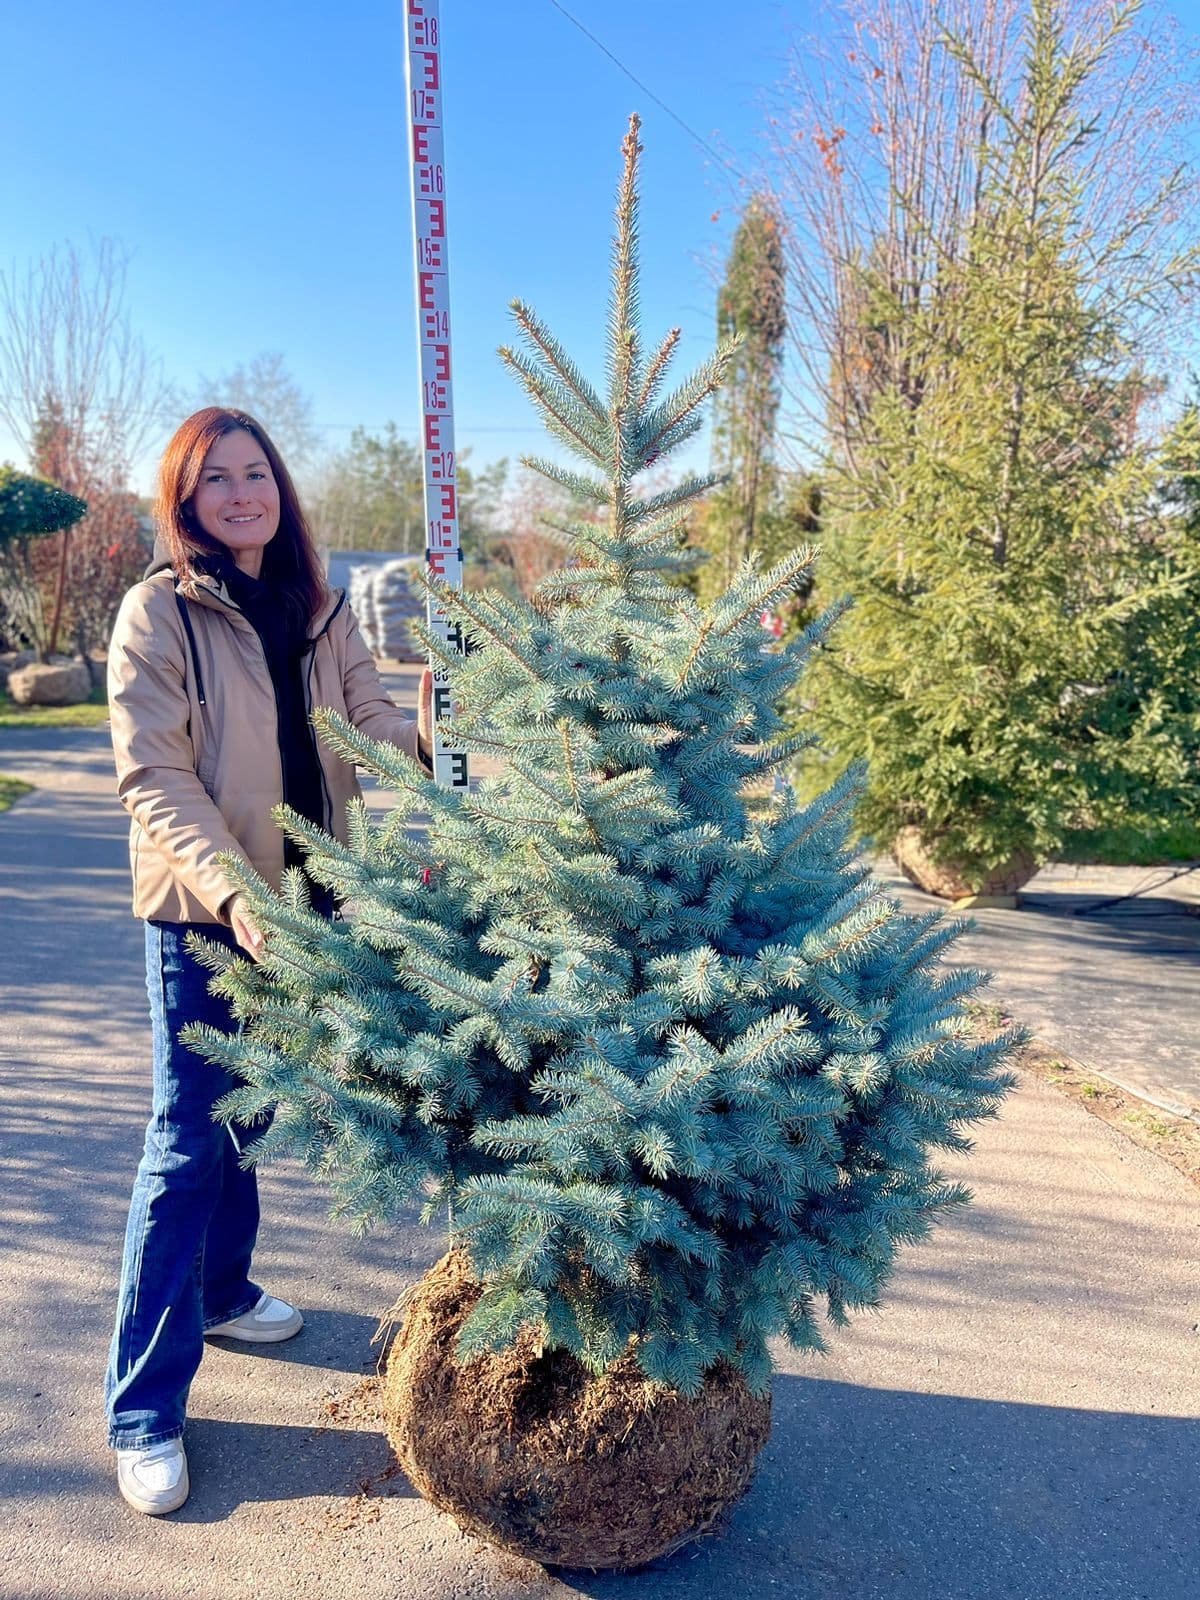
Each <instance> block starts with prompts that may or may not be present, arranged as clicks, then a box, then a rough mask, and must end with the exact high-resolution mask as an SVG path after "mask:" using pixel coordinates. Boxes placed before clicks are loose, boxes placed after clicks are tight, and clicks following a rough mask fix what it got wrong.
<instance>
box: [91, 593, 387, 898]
mask: <svg viewBox="0 0 1200 1600" xmlns="http://www.w3.org/2000/svg"><path fill="white" fill-rule="evenodd" d="M177 592H178V593H179V594H180V595H181V596H182V595H184V588H183V586H182V585H180V584H177V583H176V581H175V576H174V574H173V573H172V572H171V571H170V570H163V571H160V572H156V573H154V574H152V576H150V577H149V578H147V579H145V580H144V581H143V582H142V583H138V584H135V585H134V587H133V588H132V589H130V590H129V592H128V593H127V594H126V596H125V598H124V600H122V602H121V609H120V611H119V612H118V614H117V620H116V623H115V625H114V628H113V634H112V642H111V644H110V646H109V653H108V703H109V711H110V716H111V720H112V740H113V753H114V755H115V757H116V764H117V793H118V795H119V796H120V799H121V803H122V804H123V805H124V806H125V809H126V810H127V811H128V812H129V813H130V816H131V817H132V819H133V820H132V824H131V826H130V830H129V857H130V865H131V867H132V870H133V911H134V915H135V916H138V917H147V918H151V917H153V918H158V919H161V920H163V921H167V922H201V923H205V922H207V923H212V922H224V921H226V920H227V917H226V916H225V914H224V913H225V912H226V911H227V902H228V901H229V900H230V899H231V898H232V897H233V895H234V894H236V892H237V885H236V884H235V883H233V881H232V880H231V879H230V878H229V877H227V876H226V874H225V873H224V872H222V871H221V869H220V867H219V866H218V865H217V864H216V862H215V861H214V859H213V857H214V856H215V855H216V854H217V852H218V851H221V850H230V851H234V852H236V853H237V854H240V855H242V856H244V857H245V858H246V859H247V860H248V861H249V862H250V863H251V864H252V865H253V866H254V867H255V869H256V870H257V871H258V872H260V873H261V874H262V876H263V877H264V878H265V879H266V880H267V882H268V883H269V884H270V885H271V886H272V888H276V889H277V888H278V887H279V885H280V883H281V881H282V877H283V834H282V833H281V832H280V831H279V828H278V826H277V825H276V823H275V822H274V821H273V819H272V817H271V808H272V806H275V805H278V804H279V803H280V802H281V801H282V799H283V773H282V768H281V763H280V756H279V740H278V735H277V729H278V722H277V714H276V706H275V690H274V687H273V685H272V682H271V674H270V672H269V671H268V669H267V662H266V657H265V655H264V653H263V648H262V644H261V642H260V640H259V637H258V634H257V633H256V631H255V629H254V626H253V624H252V623H251V622H250V620H249V618H248V617H246V616H244V615H243V613H242V612H241V611H240V610H239V609H238V607H237V606H236V605H235V604H234V602H233V600H232V599H231V597H230V595H229V593H228V591H227V590H226V588H225V585H224V584H223V583H221V582H220V580H219V579H217V578H214V577H205V576H201V577H199V578H197V580H196V583H195V586H194V587H193V588H191V589H188V590H187V593H186V597H185V598H184V599H183V600H182V604H181V603H180V602H178V601H177V600H176V593H177ZM188 624H190V633H191V638H190V639H189V637H188V633H189V627H188ZM309 637H310V638H311V639H315V640H316V643H315V645H314V647H313V649H312V650H311V652H310V653H309V655H308V656H307V657H306V658H305V673H306V678H305V695H306V700H307V703H308V708H309V711H310V712H311V711H312V708H313V707H314V706H329V707H331V708H332V709H333V710H334V711H338V712H340V713H341V714H342V715H343V716H344V717H346V719H347V720H348V721H349V722H351V723H353V724H354V726H355V727H356V728H359V729H361V730H362V732H363V733H366V734H369V735H370V736H371V737H372V738H374V739H386V740H389V741H390V742H391V743H393V744H397V745H399V746H400V748H401V749H402V750H404V751H405V752H406V753H407V754H408V755H410V756H413V757H414V759H415V758H416V746H417V724H416V721H415V719H413V718H411V717H408V716H405V714H404V713H403V712H402V711H400V710H399V709H398V708H397V707H396V706H395V705H394V704H393V702H392V700H391V698H390V697H389V695H388V693H387V690H386V689H385V688H384V686H383V683H382V682H381V681H380V677H379V673H378V671H377V669H376V667H375V662H374V660H373V659H372V656H371V653H370V651H369V650H368V649H367V647H366V645H365V644H364V643H363V639H362V635H361V634H360V633H359V631H358V623H357V622H356V621H355V619H354V615H353V613H352V612H351V610H350V607H349V605H348V604H347V603H346V596H345V593H344V592H343V591H341V590H338V591H337V592H331V593H330V594H329V596H328V598H327V600H326V602H325V604H324V605H323V606H322V607H321V610H320V611H319V612H318V614H317V616H316V617H315V619H314V621H313V624H312V626H311V627H310V629H309ZM317 749H318V754H319V756H320V764H321V772H322V775H323V777H324V780H325V801H326V816H325V826H326V829H327V830H328V831H329V832H330V833H332V834H334V835H335V836H336V837H337V838H338V839H340V840H342V842H343V843H344V842H345V841H346V805H347V802H348V801H349V800H350V799H352V798H353V797H355V796H357V795H360V794H361V792H362V791H361V790H360V789H359V786H358V780H357V778H356V777H355V774H354V768H353V767H352V766H351V765H350V764H349V763H348V762H346V761H343V760H342V758H341V757H340V756H337V755H334V754H333V753H332V751H330V750H327V749H326V748H325V747H324V745H323V744H322V742H321V741H320V739H318V740H317Z"/></svg>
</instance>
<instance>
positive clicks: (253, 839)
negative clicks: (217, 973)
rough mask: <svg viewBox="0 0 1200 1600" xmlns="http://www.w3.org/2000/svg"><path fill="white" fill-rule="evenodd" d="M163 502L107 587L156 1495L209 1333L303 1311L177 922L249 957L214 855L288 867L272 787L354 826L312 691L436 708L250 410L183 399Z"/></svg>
mask: <svg viewBox="0 0 1200 1600" xmlns="http://www.w3.org/2000/svg"><path fill="white" fill-rule="evenodd" d="M155 515H156V522H157V525H158V529H159V535H160V538H159V543H158V544H157V545H156V548H155V557H156V559H155V561H154V562H152V563H151V565H150V567H149V568H148V570H147V572H146V576H145V578H144V579H143V581H142V582H141V583H139V584H137V585H135V586H134V588H132V589H131V590H130V591H129V593H128V594H127V595H126V596H125V598H124V600H123V601H122V603H121V608H120V612H119V614H118V616H117V621H116V624H115V626H114V629H113V636H112V643H111V646H110V650H109V663H108V698H109V707H110V713H111V721H112V737H113V750H114V754H115V757H116V766H117V791H118V794H119V795H120V797H121V800H122V802H123V804H124V805H125V807H126V809H127V810H128V811H129V812H130V814H131V816H132V824H131V828H130V861H131V866H132V871H133V910H134V914H135V915H136V916H139V917H142V918H144V919H145V923H146V986H147V991H148V993H149V997H150V1016H151V1022H152V1026H153V1040H154V1095H153V1113H152V1116H151V1119H150V1123H149V1126H148V1128H147V1130H146V1143H145V1150H144V1152H143V1155H142V1159H141V1163H140V1165H139V1167H138V1173H137V1179H136V1181H135V1183H134V1189H133V1199H132V1202H131V1205H130V1211H129V1222H128V1227H127V1230H126V1237H125V1254H124V1262H123V1266H122V1273H121V1289H120V1297H119V1303H118V1309H117V1320H116V1328H115V1330H114V1333H113V1341H112V1348H111V1351H110V1355H109V1366H108V1374H107V1378H106V1383H105V1393H106V1400H107V1409H108V1421H109V1443H110V1445H112V1446H113V1447H114V1448H115V1449H116V1451H117V1480H118V1483H119V1485H120V1489H121V1493H122V1494H123V1495H124V1497H125V1499H126V1500H127V1501H128V1502H129V1504H130V1505H132V1506H133V1507H135V1508H136V1509H137V1510H139V1511H143V1512H146V1513H148V1514H150V1515H162V1514H163V1513H165V1512H169V1511H174V1510H176V1509H177V1508H178V1507H179V1506H181V1505H182V1504H183V1502H184V1501H185V1500H186V1499H187V1495H188V1472H187V1460H186V1457H185V1455H184V1450H183V1443H182V1434H183V1424H184V1415H185V1408H186V1404H187V1394H188V1389H189V1386H190V1384H191V1381H192V1379H193V1377H194V1376H195V1373H196V1369H197V1367H198V1366H199V1364H200V1358H201V1355H202V1354H203V1349H204V1339H205V1338H206V1337H209V1336H212V1335H220V1336H221V1337H223V1338H231V1339H241V1340H245V1341H248V1342H250V1343H267V1342H275V1341H277V1340H280V1339H289V1338H291V1337H292V1335H293V1334H295V1333H297V1332H299V1330H300V1327H301V1325H302V1322H303V1318H302V1317H301V1315H300V1313H299V1311H297V1310H296V1309H295V1308H294V1307H292V1306H290V1305H288V1304H287V1303H286V1302H284V1301H282V1300H278V1299H275V1298H273V1297H272V1296H270V1295H269V1294H267V1293H265V1292H264V1291H263V1290H262V1289H261V1288H260V1287H259V1286H258V1284H256V1283H254V1282H252V1281H251V1278H250V1258H251V1254H252V1252H253V1249H254V1242H255V1236H256V1234H257V1230H258V1192H257V1185H256V1180H255V1176H254V1173H253V1172H252V1171H245V1170H243V1168H242V1167H241V1165H240V1156H241V1154H242V1152H243V1151H244V1150H245V1148H246V1145H247V1142H248V1141H249V1140H251V1139H252V1138H253V1137H254V1136H255V1135H256V1134H261V1132H262V1131H263V1128H262V1126H261V1125H259V1126H258V1127H256V1129H255V1130H254V1132H253V1133H252V1132H251V1130H250V1129H245V1128H237V1127H234V1128H225V1127H222V1126H221V1125H220V1124H218V1123H216V1122H214V1121H213V1118H212V1110H213V1106H214V1104H215V1103H216V1101H217V1100H218V1099H219V1098H220V1097H221V1096H222V1095H224V1094H226V1093H227V1092H228V1091H229V1090H230V1089H231V1088H233V1087H234V1081H233V1079H232V1078H231V1076H230V1074H229V1073H228V1072H227V1071H225V1069H223V1068H221V1067H217V1066H214V1065H213V1064H212V1063H210V1062H207V1061H204V1060H203V1059H202V1058H201V1057H200V1056H198V1055H195V1054H193V1053H192V1052H191V1051H190V1050H186V1049H185V1048H184V1047H183V1046H182V1045H180V1044H179V1043H178V1041H177V1035H178V1032H179V1029H180V1028H181V1027H183V1025H184V1024H185V1023H188V1022H192V1021H202V1022H208V1023H211V1024H212V1025H213V1026H215V1027H219V1028H222V1029H223V1030H224V1031H227V1032H228V1031H232V1030H233V1028H234V1027H235V1023H234V1021H233V1018H232V1016H231V1013H230V1010H229V1007H228V1004H227V1003H226V1002H225V1001H223V1000H221V999H219V998H217V997H214V996H212V995H210V994H209V992H208V978H209V976H210V974H209V973H208V972H207V971H206V970H205V969H204V968H203V967H202V966H201V965H200V964H199V963H198V962H197V961H196V960H195V959H194V957H192V956H191V955H190V954H189V953H188V952H187V950H186V949H185V948H184V938H185V935H186V934H187V933H188V931H189V930H190V929H192V928H199V929H200V930H201V932H202V933H203V934H204V935H205V936H206V937H208V938H210V939H215V940H217V941H218V942H220V943H222V944H225V945H227V946H229V947H230V948H231V949H232V948H238V947H240V948H241V950H243V951H244V952H246V954H248V955H249V956H251V957H252V958H256V957H257V954H258V952H259V950H260V948H261V944H262V937H261V934H260V932H259V930H258V928H257V927H256V926H255V924H254V920H253V918H252V917H251V916H250V914H249V912H248V909H247V906H246V902H245V900H244V898H243V896H242V895H240V894H239V893H238V890H237V886H236V884H234V883H233V882H232V881H231V880H230V879H229V877H228V876H227V875H226V874H225V873H224V872H223V871H222V869H221V868H220V866H218V864H217V862H216V860H215V857H216V855H217V854H218V852H220V851H231V852H233V853H235V854H237V855H240V856H242V857H244V858H245V859H246V860H247V861H249V863H250V864H251V865H252V866H253V867H254V868H255V869H256V870H257V871H258V872H259V873H260V874H261V875H262V876H263V877H264V878H265V879H266V881H267V882H268V883H269V884H271V885H272V887H275V888H278V886H279V884H280V881H281V878H282V874H283V870H284V867H285V866H293V865H295V866H300V865H302V863H303V855H302V853H301V851H300V850H299V849H298V848H297V847H296V846H295V845H294V844H293V843H292V842H291V841H290V840H285V839H284V836H283V834H282V833H281V832H280V830H279V829H278V827H277V826H276V824H275V822H274V821H273V820H272V817H271V808H272V806H274V805H277V804H278V803H279V802H280V801H281V800H286V801H287V803H288V804H289V805H290V806H292V807H293V808H294V809H295V810H296V811H298V812H299V813H301V814H302V815H303V816H306V817H308V818H309V819H310V820H312V821H313V822H316V823H318V824H319V825H320V826H321V827H323V828H325V829H327V830H328V831H329V832H331V833H333V834H335V835H336V836H337V837H338V838H340V839H342V840H343V841H344V840H345V839H346V804H347V802H348V801H349V800H350V799H351V798H352V797H354V796H357V795H358V794H359V793H360V790H359V787H358V783H357V780H356V778H355V775H354V769H353V768H352V767H351V766H350V765H349V764H348V763H347V762H345V761H344V760H342V759H341V758H340V757H339V756H336V755H334V754H332V753H331V752H330V751H329V750H327V749H325V748H324V746H320V745H318V743H317V741H316V739H315V738H314V735H313V730H312V727H311V724H310V722H309V720H308V719H309V713H310V712H311V711H312V709H313V707H315V706H331V707H332V708H333V709H334V710H335V711H338V712H341V713H342V714H343V715H344V716H345V717H346V718H347V719H348V720H349V721H350V722H352V723H353V724H354V725H355V726H356V727H357V728H360V729H362V731H363V732H364V733H367V734H370V735H371V736H372V737H373V738H378V739H387V740H390V741H391V742H392V743H395V744H397V745H399V746H400V747H401V749H403V750H405V751H406V752H407V753H408V754H409V755H411V756H413V757H414V758H415V759H417V760H419V761H421V762H422V764H423V765H424V766H425V768H426V770H427V771H428V770H429V762H430V758H429V748H430V740H431V727H430V710H429V687H430V685H429V674H428V673H426V674H425V676H424V678H423V680H422V684H421V695H420V708H419V713H418V720H417V721H413V720H412V719H411V718H409V717H406V716H404V715H403V713H401V712H400V711H399V710H398V709H397V708H396V707H395V705H393V703H392V701H391V699H390V698H389V696H388V694H387V691H386V690H385V689H384V687H383V684H382V683H381V681H380V678H379V674H378V672H377V671H376V668H375V664H374V661H373V660H372V658H371V655H370V652H369V651H368V650H367V648H366V646H365V645H364V643H363V641H362V638H361V635H360V634H359V631H358V625H357V623H356V622H355V620H354V617H353V615H352V614H351V611H350V608H349V606H348V605H347V604H346V597H345V594H344V593H341V592H338V593H332V592H331V591H330V590H329V589H328V587H327V586H326V584H325V581H324V578H323V575H322V572H321V567H320V563H319V562H318V560H317V557H316V554H315V552H314V550H313V546H312V541H311V539H310V536H309V532H308V529H307V526H306V524H305V520H304V515H303V512H302V511H301V509H300V504H299V501H298V500H297V497H296V491H295V488H294V487H293V485H292V481H291V478H290V477H289V476H288V472H287V469H286V468H285V467H284V465H283V463H282V461H281V460H280V458H279V454H278V452H277V451H276V449H275V447H274V445H273V444H272V443H271V441H270V439H269V438H268V437H267V435H266V434H265V433H264V431H263V429H262V428H261V427H260V426H259V425H258V424H257V423H256V422H255V421H253V419H252V418H250V417H248V416H245V415H243V414H242V413H240V412H236V411H226V410H221V409H218V408H216V407H210V408H208V409H206V410H203V411H198V412H196V414H195V415H194V416H191V417H189V418H188V419H187V421H186V422H185V423H184V424H183V425H182V427H181V428H180V429H179V430H178V432H177V433H176V434H175V437H174V438H173V439H172V440H171V442H170V444H169V445H168V446H167V450H166V453H165V455H164V456H163V459H162V463H161V466H160V469H159V483H158V499H157V503H156V507H155ZM314 905H316V906H317V909H318V910H320V911H321V912H322V914H324V915H325V916H332V915H333V911H334V906H333V899H332V896H331V894H330V893H329V892H328V891H326V890H321V889H316V888H314Z"/></svg>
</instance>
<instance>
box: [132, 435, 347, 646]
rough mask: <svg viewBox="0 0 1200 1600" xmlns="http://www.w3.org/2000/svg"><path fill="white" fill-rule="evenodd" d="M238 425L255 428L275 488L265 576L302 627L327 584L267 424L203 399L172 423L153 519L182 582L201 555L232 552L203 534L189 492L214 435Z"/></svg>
mask: <svg viewBox="0 0 1200 1600" xmlns="http://www.w3.org/2000/svg"><path fill="white" fill-rule="evenodd" d="M239 429H245V431H246V432H247V433H249V434H253V436H254V438H255V440H256V441H257V443H258V445H259V447H260V448H261V450H262V453H263V455H264V456H265V457H266V458H267V462H268V464H269V466H270V468H271V473H272V475H273V477H274V479H275V482H276V485H277V486H278V489H279V530H278V532H277V533H276V535H275V537H274V538H273V539H272V540H271V541H270V543H269V544H267V545H264V547H263V564H262V576H263V579H264V581H266V582H269V583H272V584H274V585H276V586H277V587H278V588H280V589H282V590H283V591H284V594H285V598H286V600H287V601H288V602H290V604H291V605H293V606H294V607H295V609H296V611H297V613H298V614H300V615H301V616H302V617H303V619H304V622H305V625H306V626H307V624H308V623H310V622H311V621H312V619H313V617H314V616H315V615H316V614H317V612H318V611H319V610H320V608H321V605H322V604H323V602H324V600H325V597H326V595H327V594H328V592H329V591H328V585H327V584H326V582H325V574H324V572H323V571H322V569H321V563H320V560H319V559H318V557H317V552H316V549H315V548H314V546H313V541H312V534H311V533H310V532H309V527H308V522H307V520H306V518H305V515H304V511H303V509H302V508H301V505H300V497H299V496H298V495H297V493H296V486H295V484H294V483H293V482H292V475H291V473H290V472H289V471H288V469H287V468H286V467H285V466H284V464H283V461H282V458H281V457H280V454H279V451H278V450H277V449H276V448H275V446H274V445H273V444H272V442H271V439H270V437H269V435H268V434H267V431H266V429H265V428H263V427H262V425H261V424H260V423H257V422H255V420H254V418H253V417H249V416H247V415H246V413H245V412H244V411H228V410H226V409H225V407H224V406H205V408H204V409H203V411H194V412H193V413H192V415H191V416H190V417H189V418H188V419H187V421H186V422H183V423H181V424H180V426H179V427H178V428H176V430H175V433H174V435H173V436H172V438H171V442H170V444H168V446H167V448H166V449H165V450H164V451H163V457H162V460H161V461H160V462H159V467H158V493H157V495H156V497H155V501H154V521H155V524H156V526H157V528H158V531H159V533H160V534H161V536H162V537H163V539H164V540H165V541H166V544H167V547H168V549H169V550H170V553H171V565H172V566H173V567H174V568H175V573H176V576H177V577H178V578H179V579H180V580H181V581H182V583H183V585H184V587H185V588H187V587H189V586H190V585H192V584H194V583H195V579H196V571H197V565H196V564H197V560H198V559H201V558H203V557H205V556H221V555H225V556H227V555H228V554H229V552H228V549H227V547H226V546H225V545H223V544H222V543H221V541H220V540H219V539H214V538H213V537H212V536H211V534H207V533H205V531H204V529H203V528H202V527H201V526H200V524H199V523H198V522H197V521H196V517H195V514H194V512H193V510H192V496H193V495H194V494H195V493H196V489H197V486H198V485H199V482H200V474H201V472H202V471H203V469H204V461H205V457H206V456H207V455H208V452H209V451H210V450H211V449H212V447H213V445H215V444H216V442H217V440H218V439H221V438H223V437H224V436H225V434H227V433H234V432H236V431H237V430H239Z"/></svg>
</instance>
